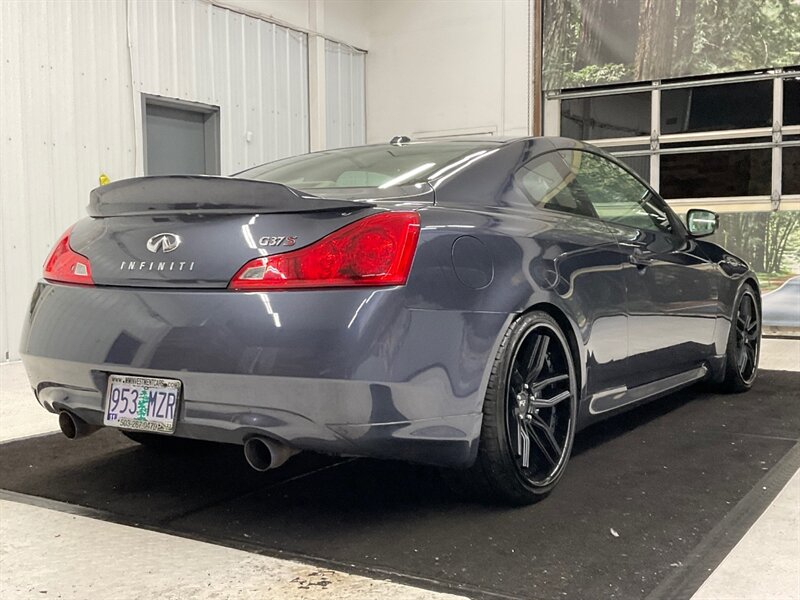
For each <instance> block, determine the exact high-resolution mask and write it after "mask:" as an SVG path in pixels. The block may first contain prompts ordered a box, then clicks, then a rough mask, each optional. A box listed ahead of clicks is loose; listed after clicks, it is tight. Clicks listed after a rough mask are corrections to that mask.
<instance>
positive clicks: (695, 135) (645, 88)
mask: <svg viewBox="0 0 800 600" xmlns="http://www.w3.org/2000/svg"><path fill="white" fill-rule="evenodd" d="M796 78H800V65H796V66H789V67H783V68H776V69H772V70H769V71H758V72H753V73H746V74H741V75H724V76H716V77H715V76H712V75H709V76H707V77H703V78H699V77H698V78H695V79H692V80H684V81H674V80H673V81H658V80H657V81H646V82H640V83H637V84H623V85H614V86H602V87H596V88H585V89H580V90H561V91H547V92H545V97H544V110H543V113H544V126H545V127H544V128H545V135H551V136H557V135H560V132H561V122H560V117H561V100H562V99H567V98H570V99H574V98H588V97H596V96H614V95H619V94H632V93H636V92H650V94H651V119H650V124H651V132H650V135H649V136H635V137H625V138H605V139H596V140H584V141H585V142H586V143H589V144H593V145H595V146H597V147H598V148H600V149H602V150H605V151H607V152H610V153H612V154H614V155H616V156H617V157H619V158H628V157H649V159H650V177H649V181H648V184H649V185H650V187H651V188H652V189H654V190H655V191H657V192H658V191H659V189H660V187H661V185H660V183H661V182H660V175H661V173H660V171H661V156H662V155H665V154H679V153H691V152H693V153H696V152H700V151H703V152H714V151H717V150H722V149H731V150H733V149H759V148H770V149H771V150H772V155H771V179H770V193H769V194H760V195H748V196H736V197H733V196H715V197H704V198H673V199H669V200H664V202H666V203H667V204H668V205H669V206H670V207H672V208H673V210H675V211H676V212H678V213H683V212H685V211H686V210H688V209H689V208H694V207H698V206H702V207H707V208H710V209H711V210H715V211H718V212H763V211H770V210H772V211H775V210H798V209H800V193H784V192H783V181H782V180H783V174H782V171H783V168H782V167H783V162H782V161H783V157H782V154H783V150H784V149H785V148H791V147H796V146H800V140H796V139H791V138H789V139H786V138H787V137H788V136H796V135H798V134H800V124H794V125H787V124H784V123H783V117H784V89H783V84H784V81H786V80H789V79H796ZM764 80H768V81H772V99H771V100H772V125H771V126H770V127H756V128H750V129H730V130H709V131H701V132H692V133H676V134H662V133H661V92H662V90H670V89H690V88H697V87H703V86H713V85H722V84H729V83H730V84H733V83H746V82H753V81H764ZM765 136H766V137H769V138H770V141H768V142H758V141H754V138H760V137H765ZM714 140H719V141H729V140H738V141H739V143H737V144H734V145H731V144H725V145H724V146H722V145H717V146H715V145H709V146H707V147H704V148H698V147H686V148H684V147H681V146H679V145H677V144H679V143H681V142H684V143H690V142H696V141H710V142H713V141H714ZM665 144H675V146H674V147H671V148H664V147H663V145H665ZM635 145H638V146H644V147H645V148H644V149H640V150H635V151H626V150H621V151H619V152H615V148H623V147H626V146H635ZM637 175H638V174H637ZM659 197H661V196H660V193H659ZM662 200H663V198H662Z"/></svg>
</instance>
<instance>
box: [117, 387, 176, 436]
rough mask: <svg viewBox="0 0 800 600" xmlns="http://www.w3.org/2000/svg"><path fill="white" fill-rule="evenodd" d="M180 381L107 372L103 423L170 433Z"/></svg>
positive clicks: (172, 427)
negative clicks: (109, 373) (108, 374)
mask: <svg viewBox="0 0 800 600" xmlns="http://www.w3.org/2000/svg"><path fill="white" fill-rule="evenodd" d="M180 397H181V382H180V381H178V380H177V379H155V378H152V377H136V376H133V375H110V376H109V378H108V392H107V393H106V407H105V414H104V416H103V423H105V424H106V425H110V426H112V427H121V428H123V429H139V430H142V431H155V432H158V433H172V432H173V431H174V430H175V418H176V416H177V414H178V401H179V400H180Z"/></svg>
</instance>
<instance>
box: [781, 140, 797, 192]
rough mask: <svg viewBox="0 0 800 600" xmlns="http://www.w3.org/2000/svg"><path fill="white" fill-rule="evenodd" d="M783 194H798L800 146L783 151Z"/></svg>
mask: <svg viewBox="0 0 800 600" xmlns="http://www.w3.org/2000/svg"><path fill="white" fill-rule="evenodd" d="M781 187H782V188H783V193H784V194H800V146H792V147H790V148H784V149H783V182H782V186H781Z"/></svg>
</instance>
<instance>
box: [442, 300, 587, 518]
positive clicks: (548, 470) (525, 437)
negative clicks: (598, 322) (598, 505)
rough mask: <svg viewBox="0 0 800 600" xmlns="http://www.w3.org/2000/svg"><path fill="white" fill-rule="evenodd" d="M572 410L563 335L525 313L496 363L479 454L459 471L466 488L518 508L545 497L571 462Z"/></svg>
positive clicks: (572, 385)
mask: <svg viewBox="0 0 800 600" xmlns="http://www.w3.org/2000/svg"><path fill="white" fill-rule="evenodd" d="M577 406H578V386H577V378H576V375H575V365H574V361H573V357H572V353H571V350H570V346H569V342H568V341H567V338H566V336H565V334H564V332H563V331H562V330H561V328H560V327H559V325H558V323H557V322H556V321H555V320H554V319H553V318H552V317H551V316H550V315H549V314H547V313H544V312H538V311H536V312H531V313H528V314H526V315H523V316H522V317H520V318H519V319H518V320H517V321H515V322H514V323H513V324H512V325H511V327H510V328H509V330H508V332H507V333H506V335H505V337H504V339H503V341H502V343H501V345H500V350H499V351H498V355H497V358H496V359H495V363H494V365H493V369H492V373H491V376H490V378H489V386H488V389H487V393H486V398H485V400H484V407H483V425H482V427H481V437H480V442H479V446H478V457H477V459H476V462H475V464H474V465H473V466H472V467H471V468H470V469H468V470H467V471H465V472H463V474H464V475H466V477H465V478H463V480H464V483H465V484H466V485H468V486H469V489H470V490H472V491H473V492H477V493H478V494H479V495H480V496H482V497H483V498H485V499H493V500H503V501H505V502H508V503H511V504H516V505H522V504H531V503H533V502H536V501H538V500H541V499H542V498H544V497H545V496H547V495H548V494H549V493H550V492H551V491H552V489H553V488H554V487H555V485H556V484H557V483H558V481H559V480H560V478H561V476H562V475H563V474H564V470H565V468H566V465H567V461H568V460H569V455H570V452H571V451H572V442H573V439H574V437H575V424H576V416H577V414H576V413H577ZM450 480H451V481H452V477H451V478H450ZM459 487H460V488H461V490H464V488H465V486H459Z"/></svg>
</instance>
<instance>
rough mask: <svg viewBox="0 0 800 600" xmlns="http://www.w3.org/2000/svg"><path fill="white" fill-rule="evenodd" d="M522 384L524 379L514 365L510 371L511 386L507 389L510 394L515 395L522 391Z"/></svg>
mask: <svg viewBox="0 0 800 600" xmlns="http://www.w3.org/2000/svg"><path fill="white" fill-rule="evenodd" d="M524 383H525V377H523V375H522V373H520V372H519V367H518V366H516V365H514V368H513V369H512V371H511V385H510V388H509V391H510V392H511V394H513V395H516V394H517V393H518V392H520V391H522V384H524Z"/></svg>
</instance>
